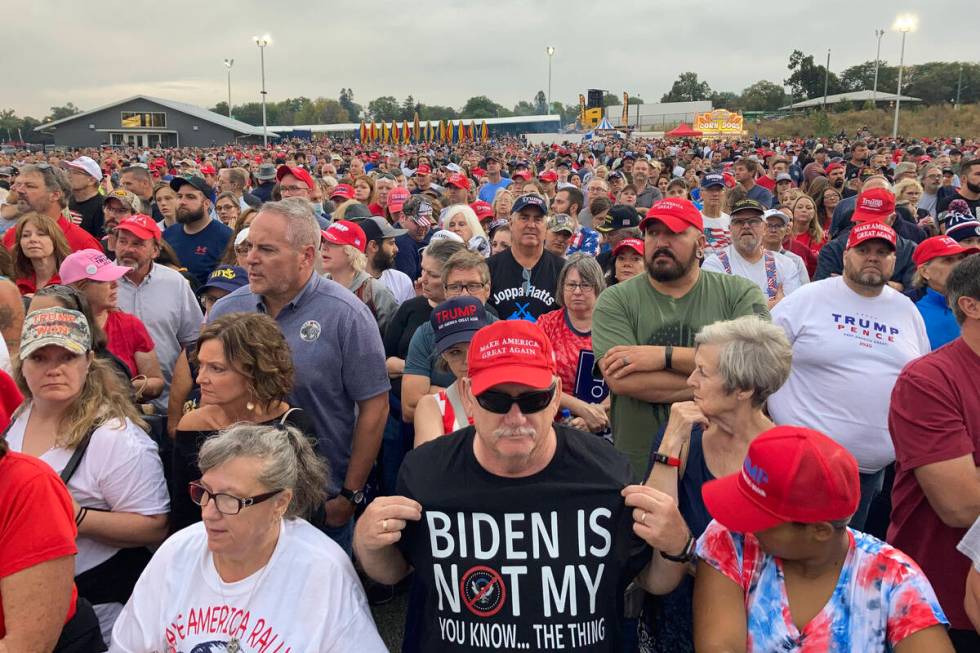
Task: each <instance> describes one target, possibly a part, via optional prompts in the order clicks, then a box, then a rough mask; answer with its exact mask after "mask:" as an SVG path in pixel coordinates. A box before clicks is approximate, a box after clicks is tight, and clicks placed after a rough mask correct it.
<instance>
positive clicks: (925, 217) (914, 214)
mask: <svg viewBox="0 0 980 653" xmlns="http://www.w3.org/2000/svg"><path fill="white" fill-rule="evenodd" d="M923 192H924V191H923V189H922V184H920V183H919V180H918V179H914V178H905V179H903V180H902V181H900V182H898V183H897V184H895V208H896V210H898V209H899V207H901V208H903V209H905V211H907V212H908V213H907V215H906V216H905V217H906V218H907V219H908V220H909V221H911V222H914V223H916V224H918V225H919V226H920V227H922V228H923V229H925V230H926V231H927V232H928V233H929V235H930V236H935V235H936V234H937V233H938V231H937V229H936V221H935V220H933V219H932V216H930V215H929V212H928V211H926V210H925V209H920V208H919V200H920V199H922V193H923Z"/></svg>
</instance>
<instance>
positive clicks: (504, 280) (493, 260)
mask: <svg viewBox="0 0 980 653" xmlns="http://www.w3.org/2000/svg"><path fill="white" fill-rule="evenodd" d="M564 265H565V259H563V258H562V257H560V256H558V255H556V254H552V253H551V252H549V251H547V250H545V251H544V252H542V254H541V258H540V259H538V262H537V263H536V264H535V265H534V267H533V268H532V269H531V270H528V271H525V269H524V267H523V266H522V265H521V264H520V263H518V262H517V259H515V258H514V254H513V252H511V251H510V250H509V249H507V250H504V251H503V252H500V253H499V254H494V255H493V256H491V257H490V258H489V259H487V266H489V268H490V299H489V300H488V301H487V304H488V305H490V306H492V307H493V308H494V309H495V310H496V311H497V315H499V316H500V319H501V320H527V321H529V322H537V321H538V318H539V317H541V316H542V315H544V314H545V313H547V312H549V311H553V310H555V309H556V308H558V304H557V303H556V302H555V295H556V293H557V292H558V290H557V285H558V275H559V274H560V273H561V269H562V267H563V266H564Z"/></svg>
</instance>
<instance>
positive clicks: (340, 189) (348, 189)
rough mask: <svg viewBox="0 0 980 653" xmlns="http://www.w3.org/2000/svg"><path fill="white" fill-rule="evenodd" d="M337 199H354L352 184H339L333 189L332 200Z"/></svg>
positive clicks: (331, 192)
mask: <svg viewBox="0 0 980 653" xmlns="http://www.w3.org/2000/svg"><path fill="white" fill-rule="evenodd" d="M335 197H342V198H344V199H345V200H352V199H354V187H353V186H351V185H350V184H337V185H336V186H334V187H333V190H332V191H330V199H333V198H335Z"/></svg>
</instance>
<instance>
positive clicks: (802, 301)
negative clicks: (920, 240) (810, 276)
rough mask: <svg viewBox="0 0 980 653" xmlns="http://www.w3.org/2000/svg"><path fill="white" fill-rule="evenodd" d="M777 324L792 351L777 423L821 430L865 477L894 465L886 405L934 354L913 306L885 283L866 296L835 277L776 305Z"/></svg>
mask: <svg viewBox="0 0 980 653" xmlns="http://www.w3.org/2000/svg"><path fill="white" fill-rule="evenodd" d="M772 321H773V323H774V324H778V325H779V326H781V327H782V328H783V330H784V331H786V335H787V337H789V341H790V343H792V346H793V366H792V369H791V371H790V375H789V379H788V380H787V381H786V383H785V384H784V385H783V387H782V388H780V389H779V390H778V391H777V392H776V393H775V394H774V395H772V396H771V397H770V398H769V413H770V414H771V415H772V418H773V421H774V422H775V423H776V424H795V425H799V426H806V427H808V428H812V429H816V430H818V431H820V432H821V433H824V434H826V435H827V436H829V437H831V438H833V439H834V440H836V441H837V442H839V443H840V444H841V445H843V446H844V447H846V448H847V450H848V451H850V452H851V453H852V454H854V457H855V458H857V461H858V466H859V468H860V471H861V472H862V473H865V474H867V473H872V472H877V471H878V470H880V469H881V468H883V467H885V466H886V465H888V464H889V463H891V462H892V461H894V460H895V448H894V446H893V445H892V440H891V436H890V435H889V433H888V405H889V402H890V400H891V393H892V388H893V387H894V385H895V380H896V379H897V378H898V373H899V372H901V370H902V368H903V367H905V364H906V363H908V362H909V361H911V360H913V359H916V358H918V357H920V356H923V355H925V354H928V353H929V351H930V349H929V338H928V337H927V336H926V327H925V323H924V322H923V321H922V316H921V315H920V314H919V311H918V310H916V308H915V305H914V304H913V303H912V302H911V300H909V299H908V298H907V297H905V296H904V295H902V294H901V293H900V292H898V291H897V290H895V289H893V288H891V287H889V286H885V287H884V288H882V291H881V294H880V295H878V296H877V297H864V296H862V295H859V294H857V293H856V292H854V291H853V290H851V289H850V288H848V287H847V284H845V283H844V278H843V277H831V278H829V279H823V280H821V281H815V282H813V283H810V284H807V285H805V286H803V287H801V288H800V289H799V290H797V291H796V292H794V293H793V294H792V295H790V296H788V297H786V298H785V299H783V300H782V301H781V302H779V303H778V304H776V307H775V308H773V310H772Z"/></svg>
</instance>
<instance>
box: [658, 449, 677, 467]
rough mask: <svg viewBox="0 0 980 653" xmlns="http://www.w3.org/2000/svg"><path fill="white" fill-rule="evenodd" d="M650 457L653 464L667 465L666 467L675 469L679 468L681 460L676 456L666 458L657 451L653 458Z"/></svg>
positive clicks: (666, 456)
mask: <svg viewBox="0 0 980 653" xmlns="http://www.w3.org/2000/svg"><path fill="white" fill-rule="evenodd" d="M651 457H652V458H653V462H655V463H660V464H661V465H667V466H668V467H677V468H680V466H681V459H680V458H678V457H676V456H668V455H666V454H662V453H660V452H659V451H658V452H656V453H654V454H653V456H651Z"/></svg>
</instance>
